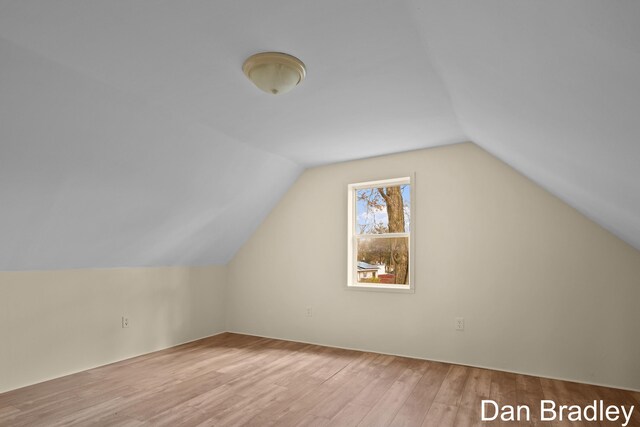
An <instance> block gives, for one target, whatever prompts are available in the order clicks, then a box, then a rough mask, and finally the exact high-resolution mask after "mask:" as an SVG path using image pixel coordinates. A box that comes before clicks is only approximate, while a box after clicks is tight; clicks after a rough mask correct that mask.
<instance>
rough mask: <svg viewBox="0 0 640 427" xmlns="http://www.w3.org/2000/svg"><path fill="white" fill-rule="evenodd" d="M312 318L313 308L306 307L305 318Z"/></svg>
mask: <svg viewBox="0 0 640 427" xmlns="http://www.w3.org/2000/svg"><path fill="white" fill-rule="evenodd" d="M312 316H313V308H311V307H307V317H312Z"/></svg>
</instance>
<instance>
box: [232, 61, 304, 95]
mask: <svg viewBox="0 0 640 427" xmlns="http://www.w3.org/2000/svg"><path fill="white" fill-rule="evenodd" d="M242 68H243V70H244V73H245V74H246V75H247V77H248V78H249V79H250V80H251V81H252V82H253V84H255V85H256V86H257V87H258V88H259V89H260V90H262V91H264V92H267V93H270V94H273V95H277V94H281V93H286V92H289V91H290V90H291V89H293V88H294V87H296V86H297V85H298V84H299V83H300V82H301V81H302V80H303V79H304V76H305V68H304V64H303V63H302V61H300V60H299V59H298V58H296V57H293V56H291V55H287V54H285V53H279V52H263V53H258V54H256V55H253V56H251V57H249V58H248V59H247V60H246V61H245V63H244V65H243V67H242Z"/></svg>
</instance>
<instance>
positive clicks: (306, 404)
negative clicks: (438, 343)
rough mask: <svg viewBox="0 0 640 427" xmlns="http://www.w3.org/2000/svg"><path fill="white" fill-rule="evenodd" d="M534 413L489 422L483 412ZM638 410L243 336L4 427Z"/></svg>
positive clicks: (78, 388) (88, 380) (145, 368)
mask: <svg viewBox="0 0 640 427" xmlns="http://www.w3.org/2000/svg"><path fill="white" fill-rule="evenodd" d="M486 398H490V399H493V400H495V401H497V402H498V403H499V404H500V405H514V406H517V405H528V406H529V407H530V408H531V411H530V415H531V419H530V420H528V421H524V420H523V421H521V422H520V423H517V422H516V423H513V422H502V421H501V420H496V421H494V422H484V423H483V422H481V420H480V403H481V401H482V399H486ZM545 398H546V399H551V400H554V401H556V402H557V404H559V405H560V404H579V405H587V404H592V403H593V401H594V400H600V399H602V400H603V401H605V402H606V404H616V405H624V406H625V408H630V407H631V405H633V406H634V407H635V410H634V412H633V418H632V421H631V423H630V425H639V426H640V407H639V406H640V401H639V398H640V394H639V393H637V392H630V391H625V390H618V389H612V388H607V387H596V386H591V385H585V384H578V383H571V382H566V381H558V380H549V379H545V378H539V377H532V376H527V375H516V374H510V373H506V372H499V371H492V370H486V369H479V368H470V367H465V366H459V365H451V364H446V363H439V362H428V361H422V360H415V359H408V358H403V357H397V356H389V355H381V354H376V353H367V352H358V351H353V350H343V349H337V348H330V347H322V346H317V345H312V344H303V343H296V342H291V341H284V340H273V339H267V338H260V337H252V336H247V335H239V334H228V333H227V334H221V335H219V336H216V337H210V338H206V339H203V340H199V341H195V342H191V343H187V344H183V345H180V346H177V347H174V348H170V349H167V350H163V351H159V352H155V353H151V354H146V355H143V356H139V357H136V358H132V359H129V360H125V361H122V362H118V363H114V364H110V365H106V366H102V367H98V368H94V369H90V370H88V371H84V372H80V373H77V374H73V375H69V376H66V377H63V378H58V379H55V380H51V381H47V382H44V383H41V384H36V385H33V386H29V387H25V388H22V389H18V390H14V391H10V392H8V393H4V394H0V425H2V426H5V425H6V426H11V427H20V426H29V427H32V426H46V427H55V426H101V427H102V426H128V427H143V426H144V427H146V426H185V427H189V426H201V427H202V426H217V427H221V426H259V427H268V426H296V427H297V426H339V427H343V426H357V425H359V426H420V425H422V426H438V427H446V426H456V427H468V426H483V427H484V426H493V425H503V426H516V425H518V426H544V427H546V426H565V425H566V426H569V425H571V426H576V425H585V426H586V425H588V426H591V425H594V426H596V425H598V426H600V425H601V426H608V425H619V424H620V423H606V422H603V423H599V422H594V423H588V422H573V423H572V422H569V421H567V420H562V421H556V422H553V423H548V422H547V423H541V422H540V420H539V404H540V403H539V402H540V400H541V399H545Z"/></svg>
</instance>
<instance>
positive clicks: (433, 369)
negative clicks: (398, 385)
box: [392, 362, 450, 427]
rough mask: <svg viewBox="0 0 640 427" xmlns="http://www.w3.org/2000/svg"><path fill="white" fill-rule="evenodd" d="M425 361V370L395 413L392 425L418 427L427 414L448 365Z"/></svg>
mask: <svg viewBox="0 0 640 427" xmlns="http://www.w3.org/2000/svg"><path fill="white" fill-rule="evenodd" d="M426 363H427V370H426V371H425V373H424V375H423V376H422V378H421V379H420V381H419V382H418V384H416V386H415V387H414V388H413V390H412V392H411V394H410V395H409V397H408V398H407V399H406V400H405V402H404V404H403V405H402V407H401V408H400V409H399V410H398V412H397V413H396V416H395V417H394V419H393V422H392V425H393V426H398V427H418V426H421V425H422V422H423V421H424V419H425V417H426V416H427V412H428V411H429V408H430V407H431V404H432V403H433V400H434V399H435V397H436V394H438V390H440V387H441V386H442V382H443V381H444V379H445V377H446V376H447V373H448V372H449V368H450V365H448V364H446V363H438V362H426Z"/></svg>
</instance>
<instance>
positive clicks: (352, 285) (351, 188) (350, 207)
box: [346, 174, 416, 293]
mask: <svg viewBox="0 0 640 427" xmlns="http://www.w3.org/2000/svg"><path fill="white" fill-rule="evenodd" d="M407 184H408V185H410V207H409V212H410V213H409V215H410V219H409V221H410V225H409V232H408V233H388V234H385V237H383V238H392V237H407V236H408V237H409V272H408V275H409V284H408V285H395V284H382V283H380V284H368V283H358V279H357V275H358V272H357V269H356V265H357V259H356V257H357V250H356V248H357V245H356V240H357V239H358V234H357V233H356V190H361V189H363V188H374V187H391V186H395V185H407ZM415 194H416V192H415V174H412V175H411V176H405V177H401V178H392V179H382V180H376V181H366V182H359V183H356V184H349V185H348V186H347V213H348V217H347V218H348V219H347V286H346V288H347V289H351V290H364V291H382V292H400V293H413V292H415V274H414V273H415V262H414V259H415V238H414V235H415ZM360 236H364V235H360Z"/></svg>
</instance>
